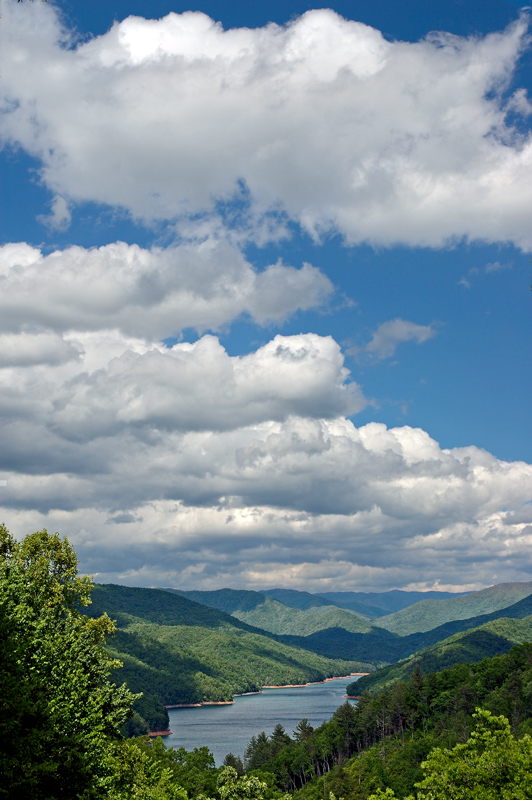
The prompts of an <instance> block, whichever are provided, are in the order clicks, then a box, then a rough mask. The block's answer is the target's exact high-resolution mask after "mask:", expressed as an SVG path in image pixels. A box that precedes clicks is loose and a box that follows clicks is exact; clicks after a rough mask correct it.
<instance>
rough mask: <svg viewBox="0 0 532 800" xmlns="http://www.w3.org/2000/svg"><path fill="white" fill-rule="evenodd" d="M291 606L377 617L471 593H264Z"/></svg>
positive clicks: (285, 591)
mask: <svg viewBox="0 0 532 800" xmlns="http://www.w3.org/2000/svg"><path fill="white" fill-rule="evenodd" d="M263 594H267V595H269V596H270V597H273V598H274V599H275V600H279V601H280V602H281V603H285V604H286V605H287V606H293V607H294V608H303V609H306V608H310V607H311V606H312V605H318V603H319V604H320V605H331V604H332V605H335V606H338V607H339V608H347V609H349V610H350V611H355V612H357V613H358V614H362V615H363V616H366V617H369V618H370V619H375V618H376V617H383V616H384V615H385V614H393V613H394V612H395V611H401V609H403V608H407V607H408V606H411V605H413V604H414V603H417V602H419V601H420V600H427V599H431V600H432V599H435V600H446V599H448V598H456V597H462V596H463V595H465V594H469V592H437V591H429V592H405V591H403V590H402V589H392V590H391V591H389V592H322V593H321V594H310V593H309V592H298V591H296V590H294V589H267V590H266V591H264V592H263Z"/></svg>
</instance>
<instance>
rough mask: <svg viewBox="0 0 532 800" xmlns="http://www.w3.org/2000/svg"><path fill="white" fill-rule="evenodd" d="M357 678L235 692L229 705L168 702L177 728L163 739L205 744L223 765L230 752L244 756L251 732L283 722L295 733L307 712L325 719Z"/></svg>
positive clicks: (184, 744)
mask: <svg viewBox="0 0 532 800" xmlns="http://www.w3.org/2000/svg"><path fill="white" fill-rule="evenodd" d="M353 680H356V677H354V676H352V677H349V678H336V679H335V680H331V681H326V682H325V683H311V684H309V685H308V686H298V687H286V688H284V689H264V690H263V691H262V692H261V693H260V694H252V695H245V696H243V697H235V702H234V704H233V705H229V706H200V707H199V708H169V709H168V716H169V717H170V730H171V731H172V732H173V733H172V735H171V736H167V737H165V740H164V741H165V744H167V745H169V746H170V747H176V748H177V747H185V748H186V749H187V750H193V749H194V747H203V746H205V745H206V746H207V747H208V748H209V750H210V751H211V752H212V753H213V755H214V758H215V760H216V764H217V765H220V764H221V763H222V762H223V759H224V757H225V756H226V755H227V753H234V754H235V755H239V756H243V755H244V750H245V748H246V746H247V744H248V742H249V740H250V739H251V737H252V736H256V735H257V734H258V733H260V732H261V731H265V732H266V733H267V734H268V735H269V734H270V733H271V732H272V731H273V729H274V727H275V726H276V725H277V723H278V722H280V723H281V725H282V726H283V727H284V729H285V730H286V732H287V733H288V734H290V736H292V733H293V731H294V729H295V727H296V725H297V724H298V722H299V721H300V720H301V719H303V717H307V719H308V721H309V722H310V724H311V725H313V726H314V727H317V726H318V725H321V723H322V722H325V721H326V720H328V719H329V718H330V716H331V714H332V713H333V711H336V709H337V708H338V706H340V705H341V704H342V703H345V689H346V686H347V685H348V684H349V683H351V682H352V681H353ZM350 702H356V701H350Z"/></svg>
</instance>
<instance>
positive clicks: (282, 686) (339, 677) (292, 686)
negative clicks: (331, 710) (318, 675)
mask: <svg viewBox="0 0 532 800" xmlns="http://www.w3.org/2000/svg"><path fill="white" fill-rule="evenodd" d="M369 674H370V673H369V672H350V673H349V675H336V676H335V677H334V678H324V679H323V680H322V681H309V682H308V683H282V684H278V685H277V686H263V687H262V688H263V689H302V688H303V687H305V686H317V685H318V684H319V683H327V681H341V680H344V678H353V677H357V676H358V677H361V676H362V675H369Z"/></svg>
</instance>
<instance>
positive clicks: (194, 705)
mask: <svg viewBox="0 0 532 800" xmlns="http://www.w3.org/2000/svg"><path fill="white" fill-rule="evenodd" d="M369 674H370V673H369V672H350V673H349V675H336V676H335V677H334V678H324V679H323V680H322V681H309V682H308V683H282V684H278V685H276V686H263V687H262V689H303V688H304V687H305V686H317V685H318V684H320V683H327V681H341V680H344V679H345V678H353V677H360V676H362V675H369ZM262 689H259V690H258V691H256V692H241V693H240V694H235V695H233V700H203V701H202V702H201V703H173V704H172V705H169V706H165V708H201V707H202V706H232V705H234V702H235V701H234V698H235V697H248V696H249V695H252V694H262ZM345 697H347V698H348V699H349V700H353V699H357V698H356V697H352V696H351V695H345ZM169 733H171V731H170V732H168V733H163V734H161V733H158V732H156V733H155V734H153V735H154V736H168V735H169ZM151 735H152V734H151V733H150V734H149V736H151Z"/></svg>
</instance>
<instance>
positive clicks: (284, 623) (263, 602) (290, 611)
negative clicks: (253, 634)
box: [166, 589, 371, 636]
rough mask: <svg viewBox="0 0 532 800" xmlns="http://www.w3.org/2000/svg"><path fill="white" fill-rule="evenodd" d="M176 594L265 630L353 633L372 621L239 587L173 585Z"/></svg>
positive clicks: (323, 605) (362, 630)
mask: <svg viewBox="0 0 532 800" xmlns="http://www.w3.org/2000/svg"><path fill="white" fill-rule="evenodd" d="M166 591H171V592H172V591H173V592H174V593H176V594H179V595H181V596H182V597H186V598H187V599H189V600H194V601H196V602H198V603H203V604H205V605H206V606H209V607H210V608H216V609H219V610H222V611H225V612H227V613H228V614H231V616H233V617H235V618H236V619H239V620H241V621H242V622H246V623H247V624H249V625H253V626H255V627H257V628H261V629H262V630H265V631H269V632H270V633H275V634H278V635H285V636H287V635H288V636H310V635H311V634H312V633H315V632H316V631H320V630H325V629H327V628H335V627H339V628H343V629H344V630H347V631H351V632H353V633H366V632H369V631H370V630H371V623H370V622H369V620H368V619H367V618H365V617H361V616H360V615H358V614H356V613H355V612H353V611H348V610H346V609H341V608H338V607H337V606H334V605H330V604H327V603H326V601H321V602H320V601H317V602H316V603H314V604H313V605H310V603H308V602H307V603H306V604H305V605H306V608H300V607H294V606H293V605H286V604H285V603H284V602H281V601H279V600H276V599H274V598H272V597H269V596H268V595H267V594H265V593H262V592H251V591H245V590H238V589H218V590H215V591H212V592H207V591H206V592H201V591H190V592H185V591H181V590H177V589H174V590H172V589H170V590H166Z"/></svg>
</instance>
